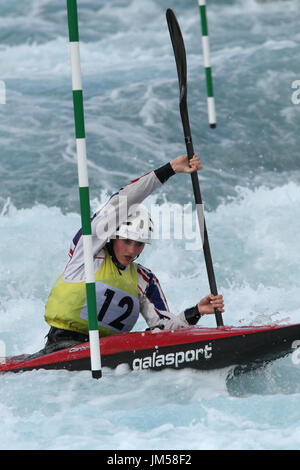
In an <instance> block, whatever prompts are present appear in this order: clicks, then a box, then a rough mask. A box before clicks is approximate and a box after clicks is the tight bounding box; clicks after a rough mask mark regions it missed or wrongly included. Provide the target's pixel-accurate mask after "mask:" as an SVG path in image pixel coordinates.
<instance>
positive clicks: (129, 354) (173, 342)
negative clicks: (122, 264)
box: [0, 324, 300, 372]
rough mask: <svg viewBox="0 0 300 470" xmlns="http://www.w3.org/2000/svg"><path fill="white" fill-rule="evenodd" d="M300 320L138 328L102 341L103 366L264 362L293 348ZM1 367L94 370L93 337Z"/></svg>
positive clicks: (211, 366)
mask: <svg viewBox="0 0 300 470" xmlns="http://www.w3.org/2000/svg"><path fill="white" fill-rule="evenodd" d="M297 340H300V324H293V325H266V326H243V327H229V326H224V327H219V328H201V327H190V328H183V329H179V330H167V331H160V332H158V333H153V332H151V331H145V332H132V333H124V334H120V335H114V336H108V337H105V338H102V339H101V341H100V350H101V361H102V367H109V368H112V369H114V368H116V367H117V366H119V365H120V364H126V365H127V366H128V367H129V369H130V370H145V369H151V370H162V369H166V368H171V369H182V368H193V369H198V370H211V369H218V368H223V367H227V366H231V365H245V366H247V365H249V364H252V365H253V364H254V365H255V364H261V363H265V362H269V361H273V360H275V359H277V358H279V357H283V356H285V355H287V354H289V353H291V352H292V351H293V349H294V348H295V347H296V344H297ZM1 362H2V364H0V372H8V371H11V372H19V371H29V370H34V369H67V370H73V371H79V370H90V367H91V366H90V348H89V343H88V342H86V343H82V344H79V345H76V346H73V347H69V348H66V349H63V350H60V351H56V352H53V353H50V354H43V353H42V352H39V353H36V354H31V355H29V354H28V355H26V354H25V355H22V356H15V357H8V358H4V359H3V358H2V361H1Z"/></svg>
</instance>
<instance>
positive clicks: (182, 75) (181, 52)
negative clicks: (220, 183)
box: [166, 9, 223, 326]
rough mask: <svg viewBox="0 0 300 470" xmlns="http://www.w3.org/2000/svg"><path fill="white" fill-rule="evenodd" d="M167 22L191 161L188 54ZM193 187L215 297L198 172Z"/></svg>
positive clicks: (170, 17)
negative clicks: (187, 75) (187, 76)
mask: <svg viewBox="0 0 300 470" xmlns="http://www.w3.org/2000/svg"><path fill="white" fill-rule="evenodd" d="M166 16H167V22H168V27H169V32H170V37H171V41H172V45H173V50H174V56H175V62H176V66H177V72H178V81H179V90H180V105H179V107H180V116H181V121H182V127H183V132H184V138H185V144H186V150H187V156H188V159H189V160H190V159H191V158H192V157H193V155H194V147H193V142H192V136H191V130H190V122H189V115H188V107H187V83H186V82H187V79H186V68H187V67H186V53H185V47H184V42H183V37H182V34H181V30H180V27H179V24H178V21H177V19H176V16H175V14H174V12H173V11H172V10H171V9H168V10H167V15H166ZM191 179H192V185H193V192H194V198H195V203H196V209H197V217H198V223H199V229H200V233H201V238H202V245H203V252H204V259H205V264H206V270H207V276H208V282H209V286H210V291H211V293H212V294H213V295H218V290H217V284H216V279H215V274H214V269H213V263H212V257H211V252H210V246H209V241H208V234H207V229H206V223H205V218H204V212H203V204H202V197H201V191H200V184H199V179H198V174H197V172H194V173H192V174H191ZM215 317H216V323H217V326H223V319H222V314H221V312H220V311H219V310H218V309H217V308H215Z"/></svg>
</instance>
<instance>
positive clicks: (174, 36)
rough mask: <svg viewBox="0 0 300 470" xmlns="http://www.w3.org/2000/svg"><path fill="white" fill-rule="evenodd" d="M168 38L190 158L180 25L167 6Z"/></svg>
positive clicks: (184, 57)
mask: <svg viewBox="0 0 300 470" xmlns="http://www.w3.org/2000/svg"><path fill="white" fill-rule="evenodd" d="M166 17H167V23H168V28H169V32H170V38H171V42H172V46H173V51H174V57H175V62H176V67H177V73H178V83H179V90H180V97H179V107H180V115H181V120H182V126H183V132H184V138H185V143H186V149H187V155H188V158H189V159H191V158H192V157H193V155H194V148H193V143H192V136H191V130H190V122H189V115H188V108H187V71H186V70H187V66H186V53H185V47H184V41H183V37H182V34H181V30H180V26H179V24H178V21H177V18H176V16H175V13H174V12H173V10H171V9H170V8H168V10H167V12H166Z"/></svg>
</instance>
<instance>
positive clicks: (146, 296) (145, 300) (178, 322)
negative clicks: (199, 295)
mask: <svg viewBox="0 0 300 470" xmlns="http://www.w3.org/2000/svg"><path fill="white" fill-rule="evenodd" d="M137 272H138V287H139V300H140V311H141V314H142V315H143V317H144V319H145V321H146V323H147V325H148V326H149V328H151V329H154V328H156V327H158V328H162V329H166V330H172V329H178V328H187V327H188V326H189V323H188V321H187V320H186V317H185V312H181V313H180V314H179V315H174V314H173V313H172V312H170V310H169V307H168V304H167V300H166V298H165V295H164V293H163V290H162V288H161V286H160V283H159V281H158V279H157V277H156V276H155V275H154V274H153V273H152V271H150V270H149V269H147V268H145V267H144V266H142V265H140V264H137Z"/></svg>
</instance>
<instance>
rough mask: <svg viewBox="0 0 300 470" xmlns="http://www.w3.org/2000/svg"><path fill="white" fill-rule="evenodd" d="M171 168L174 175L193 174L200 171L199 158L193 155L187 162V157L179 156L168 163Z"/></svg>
mask: <svg viewBox="0 0 300 470" xmlns="http://www.w3.org/2000/svg"><path fill="white" fill-rule="evenodd" d="M170 164H171V167H172V168H173V170H174V171H175V173H188V174H191V173H194V171H198V170H201V169H202V165H201V162H200V158H199V157H198V155H197V154H194V155H193V157H192V158H191V159H190V160H189V159H188V157H187V155H181V156H180V157H177V158H175V159H174V160H172V161H171V162H170Z"/></svg>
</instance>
